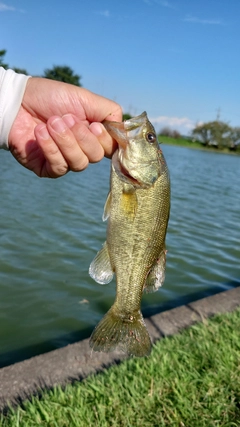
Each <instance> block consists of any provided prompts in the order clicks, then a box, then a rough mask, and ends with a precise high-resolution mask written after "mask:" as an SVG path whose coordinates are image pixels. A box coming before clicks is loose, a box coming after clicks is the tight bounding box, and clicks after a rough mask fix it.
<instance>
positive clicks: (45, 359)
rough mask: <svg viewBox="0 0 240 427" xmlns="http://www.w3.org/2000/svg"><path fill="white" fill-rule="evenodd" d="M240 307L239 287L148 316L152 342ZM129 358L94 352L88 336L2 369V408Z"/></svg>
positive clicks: (0, 408) (121, 354) (0, 406)
mask: <svg viewBox="0 0 240 427" xmlns="http://www.w3.org/2000/svg"><path fill="white" fill-rule="evenodd" d="M239 306H240V287H237V288H233V289H230V290H227V291H223V292H220V293H217V294H215V295H212V296H208V297H205V298H202V299H199V300H197V301H194V302H191V303H189V304H186V305H182V306H180V307H177V308H173V309H170V310H167V311H164V312H161V313H160V314H156V315H153V316H151V317H149V318H145V322H146V325H147V328H148V331H149V333H150V336H151V338H152V341H153V343H154V342H156V341H158V340H160V339H162V338H164V337H166V336H170V335H174V334H176V333H178V332H180V331H181V330H182V329H185V328H187V327H189V326H191V325H193V324H194V323H197V322H203V321H204V319H207V318H209V317H212V316H213V315H215V314H220V313H226V312H230V311H233V310H234V309H236V308H237V307H239ZM127 358H128V357H127V356H126V355H125V354H123V353H122V352H118V351H115V352H112V353H95V352H93V351H92V350H91V349H90V347H89V339H84V340H82V341H80V342H77V343H74V344H69V345H68V346H66V347H63V348H61V349H57V350H53V351H50V352H49V353H44V354H41V355H39V356H35V357H32V358H30V359H27V360H24V361H23V362H18V363H15V364H14V365H10V366H7V367H4V368H2V369H0V411H4V410H5V409H6V408H8V407H9V405H13V406H15V405H17V404H19V403H21V402H22V401H23V400H25V399H28V398H30V397H31V395H36V394H38V393H41V390H42V389H51V388H52V387H53V386H56V385H60V386H64V385H66V384H67V383H72V382H73V381H77V380H78V381H79V380H82V379H84V378H86V377H87V376H89V375H90V374H96V373H98V372H101V371H102V370H104V369H106V368H108V367H110V366H111V365H112V364H116V363H119V362H120V361H122V360H124V359H127Z"/></svg>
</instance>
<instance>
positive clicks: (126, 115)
mask: <svg viewBox="0 0 240 427" xmlns="http://www.w3.org/2000/svg"><path fill="white" fill-rule="evenodd" d="M131 118H132V116H131V114H129V113H124V114H123V120H129V119H131Z"/></svg>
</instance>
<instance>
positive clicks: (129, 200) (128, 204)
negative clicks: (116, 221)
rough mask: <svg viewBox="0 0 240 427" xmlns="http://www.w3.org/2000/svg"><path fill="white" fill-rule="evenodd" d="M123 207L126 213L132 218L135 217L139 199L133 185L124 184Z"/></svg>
mask: <svg viewBox="0 0 240 427" xmlns="http://www.w3.org/2000/svg"><path fill="white" fill-rule="evenodd" d="M120 206H121V209H122V210H123V213H124V215H126V216H127V217H128V218H130V219H132V220H133V219H134V218H135V216H136V213H137V207H138V200H137V195H136V191H135V190H134V188H133V186H132V185H131V186H129V185H127V184H126V185H124V187H123V192H122V196H121V205H120Z"/></svg>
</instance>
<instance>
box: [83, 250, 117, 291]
mask: <svg viewBox="0 0 240 427" xmlns="http://www.w3.org/2000/svg"><path fill="white" fill-rule="evenodd" d="M89 274H90V276H91V277H92V278H93V279H94V280H95V281H96V282H98V283H100V284H101V285H105V284H107V283H109V282H111V280H112V278H113V274H114V272H113V269H112V266H111V262H110V257H109V252H108V246H107V242H105V243H104V244H103V247H102V249H101V250H100V251H99V252H98V253H97V255H96V256H95V258H94V260H93V261H92V262H91V264H90V267H89Z"/></svg>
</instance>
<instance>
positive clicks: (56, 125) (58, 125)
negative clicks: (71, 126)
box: [51, 117, 67, 133]
mask: <svg viewBox="0 0 240 427" xmlns="http://www.w3.org/2000/svg"><path fill="white" fill-rule="evenodd" d="M51 126H52V128H53V129H54V130H55V131H56V132H57V133H62V132H64V131H65V130H66V129H67V126H66V123H65V122H64V121H63V120H62V119H61V117H57V118H56V119H54V120H53V121H52V122H51Z"/></svg>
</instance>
